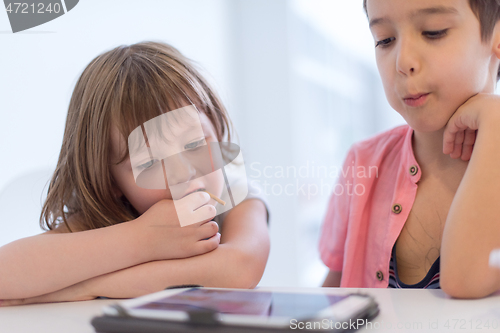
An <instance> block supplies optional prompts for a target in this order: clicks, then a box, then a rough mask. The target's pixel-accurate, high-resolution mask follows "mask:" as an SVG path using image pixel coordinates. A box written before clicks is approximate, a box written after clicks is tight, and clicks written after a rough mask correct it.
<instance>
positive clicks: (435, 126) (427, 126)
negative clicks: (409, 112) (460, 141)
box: [406, 119, 446, 133]
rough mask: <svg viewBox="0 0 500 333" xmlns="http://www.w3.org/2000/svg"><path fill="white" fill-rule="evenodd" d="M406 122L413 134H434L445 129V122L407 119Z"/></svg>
mask: <svg viewBox="0 0 500 333" xmlns="http://www.w3.org/2000/svg"><path fill="white" fill-rule="evenodd" d="M406 122H407V123H408V125H409V126H410V127H411V128H413V130H414V131H415V132H420V133H434V132H438V131H442V130H443V129H444V128H445V127H446V122H443V121H436V120H434V121H433V120H432V119H430V120H426V121H423V120H419V121H416V120H413V119H407V120H406Z"/></svg>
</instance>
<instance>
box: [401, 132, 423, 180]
mask: <svg viewBox="0 0 500 333" xmlns="http://www.w3.org/2000/svg"><path fill="white" fill-rule="evenodd" d="M412 139H413V128H411V127H410V126H408V130H407V132H406V136H405V141H404V145H403V159H402V161H403V165H402V166H401V167H403V168H404V169H405V170H404V171H405V174H406V175H407V177H408V178H409V179H410V180H411V181H412V182H413V183H415V184H416V183H417V182H418V181H419V180H420V177H421V176H422V170H421V169H420V166H419V165H418V163H417V159H416V158H415V155H414V154H413V144H412V141H413V140H412Z"/></svg>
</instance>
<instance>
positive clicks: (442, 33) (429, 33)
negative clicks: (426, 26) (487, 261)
mask: <svg viewBox="0 0 500 333" xmlns="http://www.w3.org/2000/svg"><path fill="white" fill-rule="evenodd" d="M447 32H448V29H443V30H437V31H424V32H422V35H424V36H426V37H427V38H430V39H438V38H441V37H443V36H445V35H446V33H447Z"/></svg>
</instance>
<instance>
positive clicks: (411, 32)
mask: <svg viewBox="0 0 500 333" xmlns="http://www.w3.org/2000/svg"><path fill="white" fill-rule="evenodd" d="M367 13H368V17H369V20H370V29H371V32H372V35H373V38H374V40H375V44H376V49H375V53H376V59H377V65H378V69H379V72H380V76H381V78H382V82H383V85H384V90H385V93H386V96H387V99H388V101H389V103H390V105H391V106H392V107H393V108H394V109H395V110H396V111H397V112H399V113H400V114H401V115H402V116H403V117H404V118H405V120H406V121H407V123H408V124H409V125H410V126H411V127H412V128H413V129H415V130H417V131H422V132H432V131H437V130H440V129H442V128H443V127H444V126H445V125H446V123H447V122H448V120H449V119H450V117H451V116H452V115H453V113H454V112H455V111H456V110H457V108H458V107H460V106H461V105H462V104H463V103H464V102H465V101H466V100H467V99H469V98H470V97H472V96H473V95H475V94H477V93H480V92H484V93H492V92H493V91H494V85H495V81H496V73H497V69H498V59H497V58H496V56H495V54H494V40H495V37H494V38H492V39H491V42H488V43H486V42H482V41H481V31H480V24H479V21H478V19H477V17H476V16H475V14H474V12H473V11H472V10H471V8H470V7H469V3H468V1H467V0H405V1H401V0H368V2H367Z"/></svg>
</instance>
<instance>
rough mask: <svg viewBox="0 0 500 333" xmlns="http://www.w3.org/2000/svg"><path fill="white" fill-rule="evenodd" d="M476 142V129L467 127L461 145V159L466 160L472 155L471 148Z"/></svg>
mask: <svg viewBox="0 0 500 333" xmlns="http://www.w3.org/2000/svg"><path fill="white" fill-rule="evenodd" d="M474 142H476V131H475V130H471V129H467V130H466V131H465V138H464V143H463V147H462V160H464V161H468V160H470V158H471V156H472V148H473V146H474Z"/></svg>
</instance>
